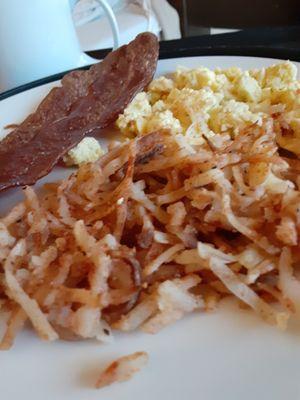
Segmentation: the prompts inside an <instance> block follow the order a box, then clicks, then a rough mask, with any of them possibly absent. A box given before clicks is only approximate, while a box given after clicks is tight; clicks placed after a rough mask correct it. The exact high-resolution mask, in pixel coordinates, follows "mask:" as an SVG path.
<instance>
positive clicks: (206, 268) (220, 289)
mask: <svg viewBox="0 0 300 400" xmlns="http://www.w3.org/2000/svg"><path fill="white" fill-rule="evenodd" d="M221 139H222V138H221V136H220V137H218V135H215V136H214V137H213V138H212V139H209V140H207V143H206V144H205V145H201V146H199V147H197V146H193V147H192V146H191V145H189V144H188V142H187V141H186V140H185V138H184V136H180V135H172V134H171V133H170V132H168V131H159V132H154V133H152V134H149V135H147V136H144V137H141V138H139V139H136V140H134V141H131V142H127V143H124V144H120V145H116V146H115V147H114V148H112V149H110V151H109V152H108V153H107V154H105V155H104V156H103V157H102V158H101V159H100V160H99V161H97V162H95V163H90V164H84V165H82V166H81V167H80V168H79V169H78V171H77V172H76V173H74V174H72V175H71V176H70V177H69V178H68V179H66V180H64V181H61V182H58V183H53V184H48V185H47V186H46V188H45V189H46V192H45V193H44V194H43V195H41V196H37V195H36V193H35V192H34V190H33V189H32V188H31V187H26V188H25V189H24V196H25V199H24V201H23V202H22V203H21V204H19V205H17V206H16V207H14V208H13V209H12V210H11V212H10V213H9V214H8V215H6V216H5V217H3V218H2V219H1V221H0V262H1V267H0V301H1V307H2V308H3V309H4V310H6V311H7V310H9V311H10V317H9V319H8V322H7V329H6V332H5V335H4V337H3V338H2V342H1V348H2V349H7V348H9V347H10V346H11V345H12V344H13V341H14V338H15V336H16V334H17V333H18V331H20V330H21V329H22V327H23V325H24V323H25V322H26V320H29V321H30V322H31V324H32V326H33V327H34V329H35V331H36V332H37V334H38V335H39V336H40V337H41V338H42V339H44V340H55V339H57V338H59V337H60V338H63V339H72V340H74V339H82V338H96V339H98V340H103V341H105V340H107V338H108V337H109V335H110V334H111V332H110V329H111V328H114V329H119V330H122V331H131V330H134V329H137V328H140V329H142V330H143V331H145V332H150V333H155V332H157V331H159V330H160V329H162V328H163V327H165V326H166V325H168V324H170V323H172V322H174V321H176V320H178V319H180V318H182V317H183V316H184V315H185V314H186V313H188V312H192V311H194V310H200V311H205V310H211V309H214V308H215V307H216V305H217V304H218V302H219V300H220V299H222V298H224V297H226V296H229V295H231V296H234V297H236V298H237V299H239V301H241V302H242V303H243V304H244V305H247V306H249V307H251V308H252V309H253V310H254V311H255V312H256V313H257V314H259V315H260V316H261V317H262V319H264V320H265V321H267V322H268V323H270V324H273V325H276V326H278V327H280V328H283V329H284V328H285V327H286V324H287V320H288V318H289V316H290V315H291V314H292V313H295V312H296V311H297V310H298V308H299V304H300V295H299V293H300V290H299V287H300V284H299V281H298V280H297V277H296V276H297V265H298V264H299V260H300V252H299V246H298V243H299V227H300V207H299V204H300V203H299V202H300V191H299V184H300V182H299V179H298V165H297V163H296V162H295V160H289V159H288V158H283V157H281V156H280V155H279V153H278V146H277V144H276V140H275V132H274V126H273V123H272V120H265V121H264V123H263V125H262V126H257V125H253V126H251V127H249V128H247V129H246V130H245V131H244V132H243V134H241V135H239V136H238V137H236V138H230V137H226V139H223V140H221Z"/></svg>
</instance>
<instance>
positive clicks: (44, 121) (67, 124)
mask: <svg viewBox="0 0 300 400" xmlns="http://www.w3.org/2000/svg"><path fill="white" fill-rule="evenodd" d="M157 58H158V41H157V38H156V36H154V35H153V34H151V33H143V34H140V35H138V36H137V38H136V39H135V40H134V41H132V42H131V43H130V44H129V45H127V46H122V47H120V48H119V49H117V50H116V51H114V52H112V53H110V54H109V55H108V56H107V57H106V58H105V59H104V60H103V61H102V62H100V63H99V64H96V65H94V66H92V67H91V68H90V69H89V70H88V71H73V72H70V73H69V74H67V75H66V76H65V77H64V78H63V79H62V86H61V87H56V88H54V89H52V90H51V92H50V93H49V94H48V95H47V96H46V98H45V99H44V100H43V101H42V103H41V104H40V105H39V107H38V108H37V110H36V112H35V113H33V114H31V115H30V116H29V117H28V118H27V119H26V120H25V121H23V122H22V123H21V124H20V125H19V126H18V127H17V128H16V129H15V130H14V131H13V132H11V133H10V134H9V135H8V136H7V137H6V138H5V139H3V140H2V141H1V142H0V191H1V190H5V189H7V188H9V187H13V186H20V185H31V184H34V183H35V182H36V181H37V180H38V179H39V178H41V177H43V176H45V175H46V174H48V173H49V171H50V170H51V169H52V168H53V166H54V165H55V164H56V163H57V162H58V160H59V159H60V158H61V157H62V156H63V155H64V154H65V153H66V152H67V151H68V150H70V149H71V148H72V147H74V146H75V145H76V144H78V143H79V142H80V141H81V140H82V139H83V137H84V136H85V135H87V134H92V133H95V132H96V131H99V130H100V129H102V128H104V127H105V126H107V125H108V124H109V123H111V122H113V121H114V120H115V119H116V117H117V116H118V115H119V114H120V113H121V112H122V111H123V109H124V108H125V107H126V105H127V104H128V103H129V102H130V101H131V100H132V98H133V97H134V96H135V94H136V93H138V92H139V91H140V90H142V89H143V88H144V87H145V86H146V85H147V84H148V83H149V82H150V81H151V79H152V77H153V74H154V72H155V68H156V63H157Z"/></svg>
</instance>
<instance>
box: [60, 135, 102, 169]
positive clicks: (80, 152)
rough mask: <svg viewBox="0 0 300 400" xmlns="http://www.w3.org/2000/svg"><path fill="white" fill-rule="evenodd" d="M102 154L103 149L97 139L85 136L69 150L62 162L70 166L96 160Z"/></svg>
mask: <svg viewBox="0 0 300 400" xmlns="http://www.w3.org/2000/svg"><path fill="white" fill-rule="evenodd" d="M103 154H104V150H103V149H102V147H101V146H100V144H99V142H98V140H96V139H95V138H93V137H85V138H84V139H82V141H81V142H80V143H79V144H78V145H77V146H75V147H74V148H73V149H71V150H69V152H68V153H67V155H65V156H64V158H63V160H64V163H65V164H66V165H67V166H68V167H70V166H73V165H80V164H83V163H86V162H94V161H97V160H98V159H99V158H100V157H101V156H102V155H103Z"/></svg>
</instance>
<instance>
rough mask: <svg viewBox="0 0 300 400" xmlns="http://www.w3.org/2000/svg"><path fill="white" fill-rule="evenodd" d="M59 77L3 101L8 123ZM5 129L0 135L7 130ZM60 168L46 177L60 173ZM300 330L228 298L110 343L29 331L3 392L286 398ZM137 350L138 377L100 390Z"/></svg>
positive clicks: (10, 357) (240, 61)
mask: <svg viewBox="0 0 300 400" xmlns="http://www.w3.org/2000/svg"><path fill="white" fill-rule="evenodd" d="M274 62H276V60H270V59H262V58H248V57H195V58H183V59H169V60H164V61H160V62H159V66H158V71H157V74H158V75H159V74H162V73H167V72H170V71H172V70H174V69H175V67H176V65H186V66H191V67H192V66H197V65H205V66H207V67H210V68H215V67H218V66H220V67H229V66H233V65H236V66H240V67H242V68H261V67H263V66H268V65H270V64H272V63H274ZM54 85H55V83H51V84H47V85H45V86H42V87H38V88H35V89H32V90H29V91H27V92H24V93H21V94H19V95H16V96H14V97H11V98H8V99H6V100H3V101H2V102H1V103H0V135H3V134H4V131H3V129H2V128H3V127H4V126H5V125H7V124H9V123H17V122H20V121H22V120H23V118H24V117H25V116H26V115H27V114H28V113H29V112H30V111H32V110H33V109H34V107H35V106H36V105H37V104H38V103H39V102H40V100H41V99H42V98H43V97H44V96H45V94H46V93H47V91H48V90H49V89H50V88H51V87H52V86H54ZM0 137H1V136H0ZM61 174H62V170H59V169H56V170H55V171H54V172H53V173H51V174H50V175H49V176H48V177H47V180H54V179H56V178H57V177H58V176H61ZM18 196H19V190H16V189H14V190H10V191H9V192H7V193H5V194H1V196H0V212H3V210H5V209H7V207H11V206H12V205H13V203H14V202H15V201H16V199H17V197H18ZM299 333H300V330H299V329H297V328H296V327H294V328H290V329H289V331H288V332H280V331H278V330H276V329H275V328H272V327H270V326H267V325H265V324H264V323H263V322H262V321H261V320H260V319H259V318H258V317H256V316H255V315H254V314H253V313H252V312H249V311H242V310H240V309H239V308H238V307H237V305H236V304H232V303H230V302H227V303H225V304H223V305H222V306H221V307H220V308H219V309H218V310H217V311H215V312H213V313H209V314H208V313H207V314H201V313H196V314H192V315H189V316H188V317H186V318H185V319H183V320H181V321H179V322H178V323H176V324H174V325H173V326H170V327H168V328H166V329H165V330H163V331H162V332H160V333H158V334H157V335H154V336H152V335H147V334H144V333H141V332H136V333H133V334H116V335H115V342H114V343H113V344H111V345H101V344H98V343H96V342H94V341H84V342H78V343H76V342H69V343H68V342H55V343H43V342H41V341H40V340H39V339H38V338H37V337H36V335H35V334H34V333H33V331H32V330H30V329H28V330H26V331H25V332H22V333H21V334H20V335H19V336H18V338H17V340H16V343H15V346H14V347H13V349H12V350H10V351H8V352H3V353H1V354H0V393H1V394H0V398H1V399H3V400H22V399H24V400H25V399H26V400H27V399H30V400H41V399H42V400H79V399H80V400H83V399H84V400H93V399H95V400H96V399H97V400H100V399H105V400H108V399H114V400H119V399H122V400H133V399H141V400H150V399H151V400H152V399H156V400H169V399H172V400H182V399H187V400H194V399H195V400H196V399H197V400H198V399H200V398H201V399H205V400H219V399H223V400H241V399H243V400H254V399H258V400H260V399H264V400H283V399H293V400H296V399H299V398H300V379H299V376H300V335H299ZM137 350H146V351H148V352H149V354H150V362H149V364H148V366H147V367H146V368H145V369H144V370H143V371H142V372H141V373H139V374H138V375H136V376H135V377H134V378H133V379H132V380H130V381H128V382H125V383H122V384H115V385H112V386H110V387H107V388H104V389H102V390H100V391H97V390H95V389H93V384H94V383H95V380H96V377H97V374H98V373H99V372H100V371H101V368H102V367H103V366H104V365H105V364H106V363H107V362H108V361H110V360H112V359H113V358H114V357H118V356H120V355H124V354H128V353H130V352H134V351H137Z"/></svg>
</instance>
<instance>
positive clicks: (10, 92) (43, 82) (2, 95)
mask: <svg viewBox="0 0 300 400" xmlns="http://www.w3.org/2000/svg"><path fill="white" fill-rule="evenodd" d="M196 57H229V58H233V57H239V58H259V59H261V60H272V59H273V60H278V61H285V60H287V59H284V58H282V57H276V56H273V57H260V56H255V55H239V54H208V55H204V54H198V55H190V56H182V55H181V54H176V55H174V56H172V57H163V58H161V57H159V60H158V61H166V60H173V59H174V60H175V59H176V58H196ZM100 61H101V59H99V62H100ZM290 61H291V62H294V63H299V61H297V60H292V59H290ZM92 65H94V64H90V65H86V66H84V67H79V68H73V69H70V70H66V71H62V72H58V73H56V74H53V75H49V76H46V77H44V78H40V79H37V80H34V81H32V82H28V83H25V84H24V85H20V86H17V87H15V88H12V89H9V90H6V91H5V92H2V93H1V92H0V101H1V100H5V99H7V98H9V97H12V96H15V95H18V94H20V93H23V92H26V91H28V90H30V89H34V88H36V87H39V86H43V85H46V84H47V83H51V82H55V81H58V80H60V79H62V78H63V77H64V76H65V75H66V74H68V73H69V72H72V71H83V70H87V69H89V68H90V67H91V66H92Z"/></svg>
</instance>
